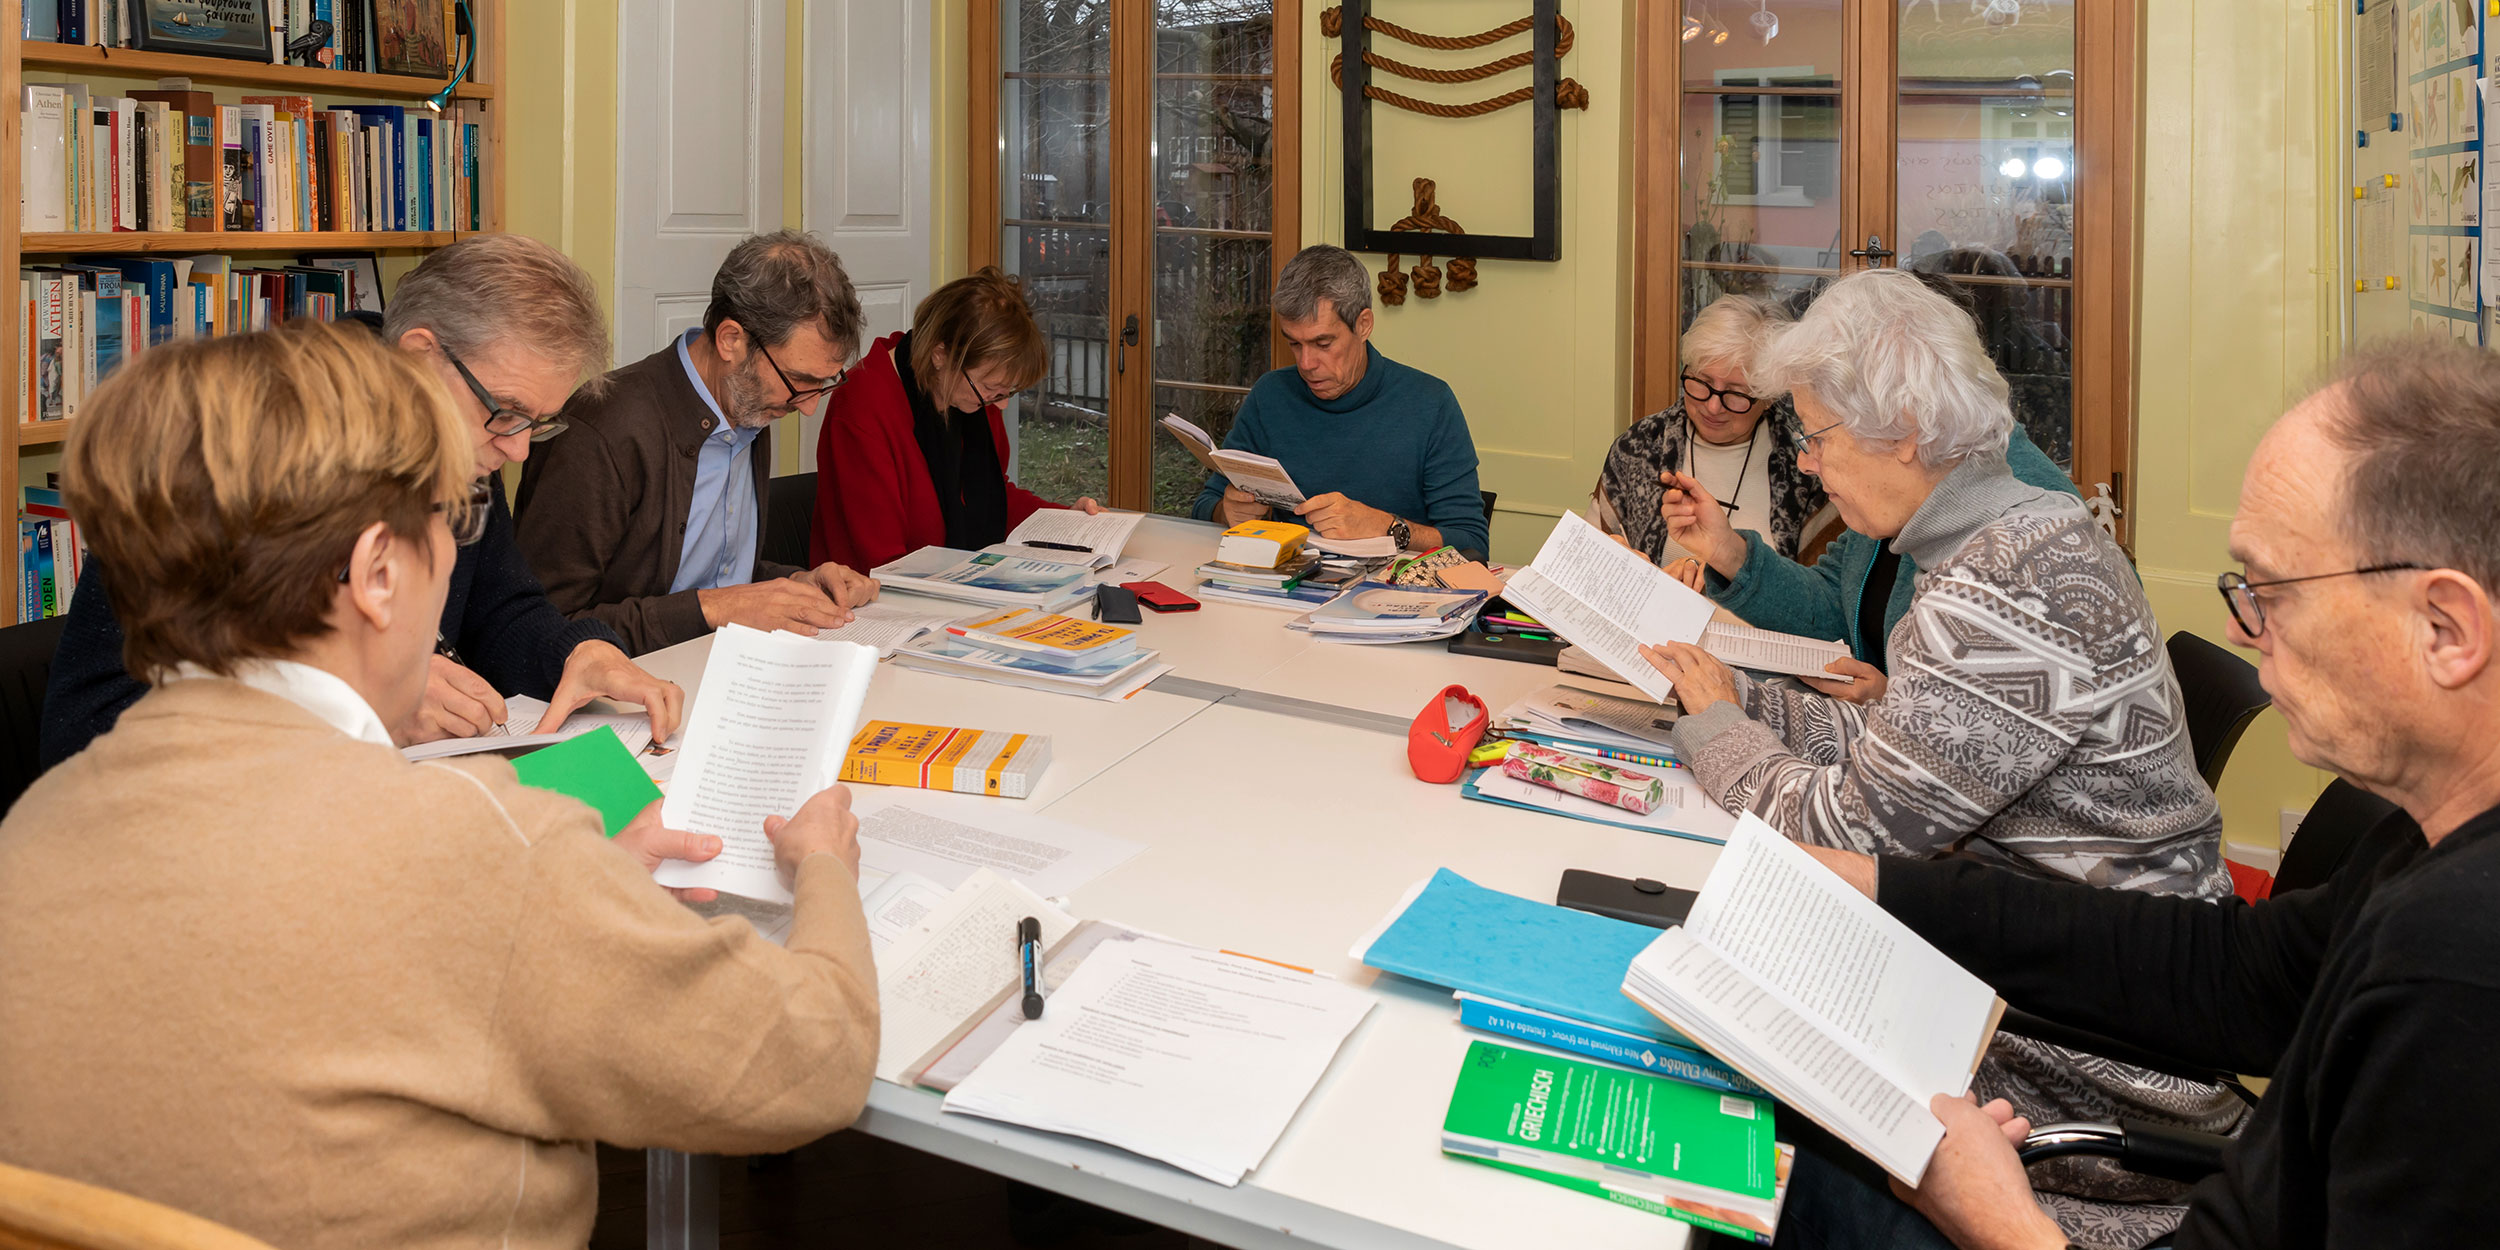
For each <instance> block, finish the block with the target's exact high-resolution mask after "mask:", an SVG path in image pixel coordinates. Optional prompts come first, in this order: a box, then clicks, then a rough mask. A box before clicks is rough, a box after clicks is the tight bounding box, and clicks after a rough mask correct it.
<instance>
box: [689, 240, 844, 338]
mask: <svg viewBox="0 0 2500 1250" xmlns="http://www.w3.org/2000/svg"><path fill="white" fill-rule="evenodd" d="M863 320H864V318H863V317H862V316H861V314H860V311H859V292H857V291H854V290H852V289H851V275H850V274H848V273H846V272H844V271H843V269H842V258H841V257H839V256H836V255H834V254H833V249H832V248H829V247H826V246H825V245H824V242H823V241H822V240H820V239H818V238H817V237H816V236H815V235H812V234H809V233H807V232H806V231H804V230H775V231H773V232H772V233H771V234H757V235H749V236H747V237H746V238H744V239H741V240H739V242H738V246H736V247H733V248H731V249H729V257H728V259H726V260H723V261H722V262H721V263H720V268H719V269H718V270H716V271H715V272H714V273H713V274H712V302H711V303H710V304H709V305H707V306H706V307H705V308H704V310H703V332H704V333H705V334H712V333H716V332H718V331H719V329H720V326H721V323H722V322H724V321H735V322H737V323H738V324H739V325H740V326H743V327H745V329H746V332H747V333H748V334H751V335H753V336H754V337H755V341H757V342H759V343H762V344H763V345H764V346H766V347H778V346H780V345H781V344H783V343H786V342H788V341H789V339H790V334H791V332H792V331H794V330H796V329H798V328H799V327H800V326H803V325H814V326H816V327H817V328H818V330H819V331H820V332H821V333H823V335H824V336H825V341H827V342H829V343H831V344H833V345H834V347H835V348H837V349H839V350H840V351H841V353H842V358H843V359H844V360H848V359H850V358H851V357H853V356H856V355H858V354H859V331H860V325H861V323H862V321H863Z"/></svg>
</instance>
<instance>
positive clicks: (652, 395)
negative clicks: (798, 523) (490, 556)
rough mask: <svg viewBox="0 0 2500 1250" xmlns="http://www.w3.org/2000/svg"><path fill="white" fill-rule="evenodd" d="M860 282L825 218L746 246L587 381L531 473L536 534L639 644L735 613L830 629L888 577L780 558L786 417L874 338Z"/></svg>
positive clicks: (537, 560)
mask: <svg viewBox="0 0 2500 1250" xmlns="http://www.w3.org/2000/svg"><path fill="white" fill-rule="evenodd" d="M860 325H861V317H860V310H859V296H858V294H857V293H855V292H854V291H853V290H852V289H851V279H850V275H849V274H846V273H844V272H843V270H842V260H841V258H840V257H838V256H835V255H834V254H833V252H832V251H831V250H830V249H828V248H826V247H825V245H824V244H823V243H821V242H819V241H818V240H817V239H816V237H815V236H814V235H811V234H806V233H803V232H801V231H797V230H777V231H774V232H773V233H771V234H759V235H753V236H750V237H748V238H747V239H745V240H743V241H741V242H740V243H739V244H738V245H737V246H736V247H734V248H731V249H730V252H729V256H728V259H726V260H723V261H722V262H721V266H720V269H719V270H718V271H717V272H715V273H714V274H713V276H712V302H711V304H710V305H709V306H707V307H706V308H705V309H704V311H703V324H702V325H701V326H699V327H697V328H695V329H692V330H688V331H686V332H685V333H684V334H683V335H680V336H679V337H678V338H677V339H675V340H673V341H672V342H670V343H669V344H668V345H667V346H665V347H662V348H661V349H660V350H658V351H656V352H653V353H652V354H651V355H649V356H646V357H644V358H643V359H641V360H638V361H636V362H634V363H633V364H630V365H627V366H625V367H624V368H622V369H618V370H616V371H615V372H613V373H611V374H609V375H608V377H607V385H606V386H605V387H604V388H603V389H602V390H601V391H600V392H599V393H597V394H585V395H581V396H578V397H576V398H575V399H574V401H573V402H572V403H571V404H569V405H567V406H566V408H565V410H564V414H563V418H564V420H565V422H566V423H567V424H569V425H571V426H572V427H573V434H572V436H571V437H569V438H567V439H565V440H563V441H562V442H560V443H556V444H553V445H552V446H551V448H550V450H549V452H548V453H547V454H544V455H541V456H538V457H537V458H535V459H533V460H531V461H530V462H529V464H528V465H527V466H526V467H525V468H524V469H523V470H522V473H521V492H520V495H519V497H518V498H517V499H516V500H515V501H514V505H513V507H514V510H515V512H516V513H517V514H518V517H519V523H520V538H521V550H522V552H523V553H524V554H526V555H528V556H529V560H530V566H531V567H532V568H534V569H536V570H538V575H539V576H540V577H542V578H545V579H546V582H547V595H548V597H549V598H550V599H553V600H554V601H555V604H556V606H557V607H559V608H561V609H563V610H564V611H566V612H568V613H571V614H572V615H574V616H576V617H581V618H589V619H596V620H600V621H604V622H606V623H607V624H608V625H609V626H611V627H613V628H614V629H615V630H616V632H617V633H619V634H622V635H623V636H624V638H625V645H626V648H627V649H628V650H630V651H632V652H633V653H634V654H636V655H641V654H643V653H645V652H649V651H657V650H659V649H660V648H662V647H666V646H670V645H673V644H675V643H680V642H684V641H686V640H687V639H690V638H700V637H702V636H703V635H705V634H708V633H710V632H712V631H713V630H715V629H718V628H720V627H721V626H723V625H726V624H729V623H730V622H733V621H734V622H736V623H738V624H740V625H746V626H749V627H752V628H755V629H765V630H772V629H787V630H791V631H793V632H796V633H802V634H813V633H815V632H816V631H817V630H819V629H829V628H833V627H836V626H840V625H843V624H847V623H848V622H849V621H850V619H851V609H853V608H856V607H858V606H860V605H861V604H863V603H866V602H868V601H869V600H871V599H874V598H876V597H877V583H876V582H874V581H873V580H871V579H869V578H867V577H864V576H861V575H860V574H858V573H855V572H853V571H852V570H851V569H850V568H848V567H846V566H844V565H841V564H837V563H832V562H827V563H823V564H819V565H817V566H815V567H814V568H801V567H798V566H796V565H788V564H781V563H777V562H775V561H772V560H768V559H766V558H764V555H763V552H764V550H765V547H766V543H765V532H764V531H765V522H766V519H767V517H766V512H767V509H766V508H765V507H764V501H765V498H766V496H767V493H768V491H769V489H770V483H771V479H772V463H773V454H772V450H773V443H772V428H771V427H772V424H773V423H774V422H775V421H778V420H780V419H781V418H782V417H784V416H787V415H789V414H792V413H797V412H811V413H812V412H815V411H816V410H817V409H818V407H819V406H820V405H822V404H823V402H824V398H825V396H826V395H827V394H829V393H830V392H831V391H832V390H833V388H834V387H836V386H839V385H841V383H842V377H843V374H844V373H845V372H846V371H847V367H848V365H849V362H850V360H851V358H852V357H853V356H855V355H857V354H858V352H859V340H860Z"/></svg>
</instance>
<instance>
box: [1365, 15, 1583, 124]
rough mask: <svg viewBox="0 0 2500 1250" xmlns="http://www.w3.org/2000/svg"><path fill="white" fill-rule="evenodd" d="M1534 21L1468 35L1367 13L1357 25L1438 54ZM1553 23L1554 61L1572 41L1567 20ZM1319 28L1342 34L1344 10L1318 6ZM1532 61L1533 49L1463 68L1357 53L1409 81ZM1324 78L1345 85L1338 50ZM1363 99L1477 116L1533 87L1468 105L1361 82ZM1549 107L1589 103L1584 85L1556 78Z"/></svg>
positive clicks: (1504, 35)
mask: <svg viewBox="0 0 2500 1250" xmlns="http://www.w3.org/2000/svg"><path fill="white" fill-rule="evenodd" d="M1535 25H1536V19H1534V18H1529V17H1523V18H1519V19H1518V20H1516V21H1511V22H1505V23H1503V24H1502V25H1500V26H1496V27H1494V28H1493V29H1491V30H1485V31H1478V32H1476V33H1475V34H1472V35H1458V36H1450V35H1427V34H1425V33H1423V32H1422V31H1418V30H1409V29H1407V28H1406V27H1404V26H1400V25H1398V24H1397V23H1395V22H1388V21H1383V20H1381V19H1380V18H1377V17H1372V16H1369V15H1365V17H1364V18H1363V29H1364V30H1366V31H1369V32H1371V33H1372V34H1375V35H1387V36H1388V37H1390V38H1391V39H1395V40H1397V41H1399V42H1401V43H1408V44H1413V45H1414V46H1416V47H1419V48H1432V49H1436V50H1438V51H1442V52H1464V51H1467V50H1469V49H1471V48H1484V47H1490V46H1492V45H1494V44H1497V43H1500V42H1502V41H1503V40H1505V39H1508V38H1511V37H1512V36H1514V35H1520V34H1525V33H1526V32H1527V31H1529V30H1530V29H1531V28H1533V27H1534V26H1535ZM1554 25H1555V35H1554V59H1555V60H1557V61H1560V60H1561V59H1562V58H1563V57H1565V56H1567V55H1569V54H1570V52H1571V44H1572V39H1573V32H1572V29H1571V19H1569V18H1566V17H1560V16H1557V17H1556V18H1555V19H1554ZM1319 31H1320V34H1322V35H1325V36H1327V37H1328V38H1330V39H1337V38H1342V37H1343V36H1344V34H1345V10H1343V9H1341V8H1337V7H1335V6H1331V7H1329V8H1325V9H1322V10H1320V14H1319ZM1535 59H1536V53H1535V52H1533V51H1528V52H1514V53H1512V54H1510V55H1509V56H1505V57H1502V58H1500V59H1498V60H1492V61H1487V62H1485V63H1484V64H1482V65H1471V66H1468V67H1466V68H1464V69H1429V68H1426V67H1424V66H1421V65H1409V64H1407V63H1406V62H1404V61H1393V60H1390V59H1389V58H1388V57H1385V56H1381V55H1379V54H1378V53H1375V52H1371V51H1365V52H1364V53H1363V64H1364V65H1366V66H1368V67H1370V68H1372V69H1374V70H1378V71H1380V72H1382V73H1386V74H1394V75H1396V76H1397V77H1400V78H1405V79H1410V80H1412V81H1415V82H1434V83H1444V84H1454V83H1464V82H1476V81H1479V80H1481V79H1486V78H1491V77H1493V76H1494V75H1496V74H1504V73H1508V72H1510V71H1511V70H1514V69H1518V68H1520V67H1521V66H1524V65H1527V64H1530V63H1531V62H1533V61H1534V60H1535ZM1328 79H1329V81H1330V82H1333V83H1335V84H1336V85H1338V86H1340V87H1343V86H1344V85H1345V54H1344V53H1342V52H1340V53H1338V54H1337V55H1336V56H1334V57H1331V58H1330V59H1329V62H1328ZM1363 98H1365V99H1367V100H1376V101H1379V102H1380V103H1382V104H1387V105H1391V106H1393V107H1396V108H1402V109H1405V110H1407V111H1408V112H1410V113H1422V114H1424V115H1425V116H1427V117H1482V116H1484V115H1485V114H1487V113H1495V112H1499V111H1501V110H1503V109H1506V108H1509V107H1510V106H1511V105H1514V104H1525V103H1527V102H1528V101H1530V100H1533V99H1535V98H1536V88H1534V87H1520V88H1517V89H1516V90H1512V91H1505V92H1503V93H1502V94H1500V95H1497V96H1494V97H1492V98H1490V99H1485V100H1477V101H1475V102H1473V103H1470V104H1436V103H1433V102H1432V101H1430V100H1418V99H1416V98H1415V97H1413V96H1410V95H1400V94H1398V93H1397V92H1395V91H1389V90H1386V89H1384V88H1380V87H1375V86H1372V85H1370V84H1368V83H1366V84H1364V87H1363ZM1554 105H1555V107H1557V108H1567V109H1585V108H1587V107H1588V106H1589V91H1588V88H1586V87H1583V86H1581V85H1580V84H1579V82H1578V81H1577V80H1575V79H1570V78H1563V79H1558V80H1556V82H1555V83H1554Z"/></svg>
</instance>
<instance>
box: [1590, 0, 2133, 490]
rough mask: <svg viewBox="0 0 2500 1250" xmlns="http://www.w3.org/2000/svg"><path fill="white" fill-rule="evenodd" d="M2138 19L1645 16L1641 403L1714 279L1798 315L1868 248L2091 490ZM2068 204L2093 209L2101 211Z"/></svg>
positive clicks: (1994, 12)
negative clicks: (1935, 307)
mask: <svg viewBox="0 0 2500 1250" xmlns="http://www.w3.org/2000/svg"><path fill="white" fill-rule="evenodd" d="M2135 21H2136V18H2135V16H2134V14H2133V12H2132V10H2131V9H2129V8H2128V7H2127V6H2124V5H2121V4H2117V3H2111V2H2108V0H1977V2H1976V3H1973V2H1972V0H1949V2H1946V3H1938V2H1937V0H1683V3H1682V6H1681V12H1680V14H1678V15H1677V16H1676V17H1675V18H1674V19H1672V20H1671V19H1669V18H1668V17H1667V16H1665V15H1664V14H1657V15H1651V16H1649V17H1646V18H1645V19H1644V20H1643V23H1642V30H1641V31H1640V37H1639V40H1638V50H1639V55H1640V57H1641V58H1642V60H1643V62H1644V64H1643V73H1642V75H1641V82H1642V84H1643V90H1644V91H1646V92H1649V93H1653V94H1656V95H1667V94H1671V95H1672V96H1673V98H1674V106H1673V107H1672V108H1671V109H1670V108H1663V107H1660V105H1661V104H1663V103H1664V101H1661V100H1651V101H1645V103H1644V108H1643V110H1642V119H1643V121H1642V127H1641V139H1642V152H1641V155H1640V159H1642V160H1643V161H1646V162H1657V164H1656V165H1655V166H1654V167H1652V168H1651V169H1649V170H1648V172H1647V173H1646V174H1645V175H1644V177H1643V182H1642V185H1643V186H1644V187H1645V188H1647V189H1648V190H1649V191H1650V192H1652V193H1653V194H1655V193H1663V198H1665V199H1667V200H1669V201H1670V203H1671V208H1672V219H1671V223H1670V224H1669V225H1668V227H1667V228H1664V229H1655V230H1651V231H1649V232H1648V233H1646V234H1645V236H1644V238H1645V240H1646V241H1645V242H1644V244H1643V247H1642V256H1641V258H1640V261H1641V264H1642V265H1643V266H1644V268H1645V269H1648V270H1652V271H1662V272H1656V273H1654V274H1653V276H1651V277H1650V278H1648V279H1646V280H1647V281H1651V282H1653V283H1654V284H1655V285H1654V289H1656V290H1657V291H1659V292H1660V295H1661V297H1662V298H1660V299H1658V300H1655V301H1653V302H1652V303H1651V304H1650V305H1649V306H1648V307H1647V309H1646V311H1645V319H1646V321H1647V322H1648V324H1645V325H1644V326H1643V327H1641V330H1640V333H1639V339H1640V343H1641V355H1642V359H1641V368H1640V378H1639V379H1638V381H1639V386H1638V390H1639V393H1640V397H1641V402H1643V403H1644V404H1652V405H1654V406H1664V403H1665V402H1666V398H1667V397H1668V396H1671V395H1672V393H1673V380H1674V377H1675V376H1676V375H1675V369H1676V358H1675V346H1676V335H1677V334H1678V333H1679V332H1680V331H1681V329H1682V327H1683V326H1684V325H1686V324H1688V323H1689V322H1690V321H1691V319H1692V316H1693V314H1694V313H1695V312H1697V311H1698V310H1700V309H1701V308H1702V307H1704V306H1705V305H1707V304H1708V303H1709V302H1710V301H1711V300H1713V299H1716V298H1718V297H1719V296H1721V295H1725V294H1732V293H1733V294H1745V295H1753V296H1760V297H1764V298H1769V299H1774V300H1777V301H1780V302H1782V303H1783V304H1785V305H1786V306H1788V307H1789V308H1790V309H1791V310H1792V311H1797V310H1802V309H1803V308H1804V307H1805V306H1806V305H1807V304H1808V303H1810V302H1812V300H1813V298H1814V296H1815V294H1816V293H1817V292H1818V291H1820V290H1821V289H1822V288H1823V287H1824V286H1826V285H1828V284H1829V283H1830V282H1832V281H1833V280H1835V279H1836V278H1838V277H1839V276H1841V275H1842V274H1845V273H1849V272H1852V271H1854V270H1856V269H1858V268H1861V267H1864V266H1867V265H1897V266H1899V267H1901V268H1904V269H1908V270H1911V271H1913V272H1916V273H1920V274H1923V275H1928V276H1929V277H1930V278H1931V279H1932V282H1933V284H1934V285H1936V286H1937V287H1938V288H1939V289H1941V290H1944V291H1946V292H1947V293H1949V294H1951V295H1953V296H1954V297H1955V299H1956V300H1957V301H1958V302H1960V303H1962V304H1963V305H1964V306H1965V307H1967V308H1968V309H1969V310H1970V312H1971V315H1972V316H1973V318H1975V319H1976V321H1977V322H1978V325H1979V331H1980V336H1981V338H1982V340H1983V341H1984V342H1985V343H1986V344H1987V346H1988V349H1989V351H1990V353H1991V354H1992V355H1993V356H1994V357H1995V360H1996V364H1997V368H1998V369H1999V370H2000V371H2001V372H2003V373H2004V375H2005V377H2006V380H2007V382H2008V384H2009V385H2010V386H2011V388H2012V392H2013V406H2014V413H2015V417H2016V419H2017V420H2018V421H2019V422H2020V423H2021V425H2022V427H2023V428H2024V430H2025V431H2026V432H2027V433H2028V434H2029V435H2030V437H2031V439H2032V441H2034V442H2036V443H2038V444H2039V445H2040V447H2041V449H2042V450H2043V451H2046V452H2047V453H2048V454H2049V456H2050V457H2051V458H2052V459H2054V460H2056V461H2057V462H2058V463H2059V464H2060V465H2062V466H2064V467H2066V468H2067V469H2068V470H2069V471H2070V472H2072V473H2073V474H2074V475H2075V477H2076V479H2077V480H2078V481H2079V482H2082V483H2084V484H2085V490H2086V492H2087V493H2091V491H2092V488H2093V486H2094V485H2096V484H2101V483H2107V484H2110V485H2111V486H2112V487H2113V493H2114V494H2117V495H2120V496H2123V493H2124V487H2125V479H2124V470H2125V467H2126V465H2127V454H2128V446H2129V435H2130V432H2131V431H2130V424H2131V417H2130V409H2131V403H2132V394H2131V392H2132V380H2131V378H2132V361H2131V360H2130V358H2129V357H2130V352H2129V350H2128V346H2127V329H2126V328H2127V326H2128V324H2129V323H2130V322H2131V320H2132V315H2131V308H2132V299H2133V283H2132V276H2131V274H2132V268H2133V250H2132V243H2131V242H2130V239H2131V222H2130V221H2129V220H2128V217H2129V215H2130V214H2131V208H2130V207H2129V205H2130V203H2131V201H2132V198H2133V196H2132V189H2133V187H2134V184H2135V173H2134V161H2135V156H2134V148H2133V143H2132V141H2131V140H2130V139H2129V138H2128V136H2131V135H2132V133H2133V107H2134V106H2133V99H2134V96H2135V91H2134V87H2133V83H2134V77H2133V75H2134V66H2133V64H2132V63H2131V61H2129V60H2128V59H2127V57H2128V56H2129V55H2131V54H2123V53H2122V50H2124V49H2131V48H2132V47H2134V22H2135ZM2085 204H2101V205H2107V206H2108V211H2105V212H2101V213H2098V214H2092V213H2085V214H2080V215H2079V213H2078V208H2079V206H2081V205H2085Z"/></svg>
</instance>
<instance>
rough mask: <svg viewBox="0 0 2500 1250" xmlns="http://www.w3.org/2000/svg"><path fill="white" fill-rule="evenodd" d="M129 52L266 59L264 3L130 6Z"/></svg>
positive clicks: (139, 1) (195, 0)
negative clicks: (131, 16)
mask: <svg viewBox="0 0 2500 1250" xmlns="http://www.w3.org/2000/svg"><path fill="white" fill-rule="evenodd" d="M133 3H134V5H135V6H136V9H137V12H136V13H135V14H134V16H136V17H137V19H138V20H137V21H134V22H132V23H131V24H130V25H131V30H130V46H131V47H133V48H136V49H138V50H140V51H142V52H180V53H185V54H187V55H190V56H222V57H229V58H232V59H234V60H238V61H267V60H268V59H269V0H133Z"/></svg>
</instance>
